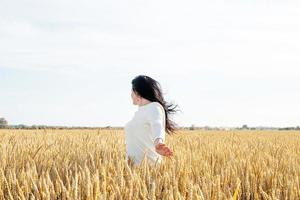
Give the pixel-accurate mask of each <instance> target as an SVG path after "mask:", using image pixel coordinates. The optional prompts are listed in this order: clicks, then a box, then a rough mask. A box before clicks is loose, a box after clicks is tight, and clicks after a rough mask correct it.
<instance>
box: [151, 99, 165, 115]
mask: <svg viewBox="0 0 300 200" xmlns="http://www.w3.org/2000/svg"><path fill="white" fill-rule="evenodd" d="M149 107H150V110H152V111H156V112H160V113H164V108H163V106H162V105H161V104H160V103H159V102H156V101H154V102H152V103H151V105H150V106H149Z"/></svg>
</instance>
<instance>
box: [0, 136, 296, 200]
mask: <svg viewBox="0 0 300 200" xmlns="http://www.w3.org/2000/svg"><path fill="white" fill-rule="evenodd" d="M166 139H167V144H168V145H169V146H171V148H172V149H173V151H174V157H173V158H174V159H166V158H165V159H164V162H163V164H161V165H160V166H157V167H150V166H149V165H147V163H146V162H144V163H143V164H142V166H140V167H132V166H128V165H127V162H126V160H125V144H124V132H123V131H112V130H101V131H99V130H31V131H30V130H1V131H0V199H21V200H23V199H232V198H235V199H300V185H299V184H300V132H296V131H290V132H283V131H281V132H278V131H277V132H276V131H273V132H272V131H262V132H259V131H253V132H250V131H249V132H247V131H206V132H205V131H193V132H191V131H186V132H183V131H181V133H179V134H178V135H174V136H167V138H166Z"/></svg>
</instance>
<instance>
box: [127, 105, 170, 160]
mask: <svg viewBox="0 0 300 200" xmlns="http://www.w3.org/2000/svg"><path fill="white" fill-rule="evenodd" d="M124 131H125V145H126V156H127V159H128V158H129V157H130V158H131V159H133V160H134V163H135V164H136V165H139V164H140V163H141V162H142V160H143V158H144V156H145V158H147V161H148V163H149V164H151V165H152V164H155V162H158V163H161V161H162V156H161V155H160V154H158V153H157V152H156V151H155V146H154V141H155V139H157V138H161V139H162V140H163V141H165V110H164V109H163V107H162V105H161V104H160V103H158V102H150V103H148V104H146V105H143V106H139V108H138V110H137V111H136V112H135V113H134V116H133V118H132V119H131V120H130V121H129V122H127V123H126V125H125V128H124Z"/></svg>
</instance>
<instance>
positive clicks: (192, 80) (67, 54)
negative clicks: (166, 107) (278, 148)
mask: <svg viewBox="0 0 300 200" xmlns="http://www.w3.org/2000/svg"><path fill="white" fill-rule="evenodd" d="M298 2H299V1H288V0H284V1H283V0H282V1H279V0H277V1H271V0H268V1H267V0H256V1H254V0H253V1H251V0H250V1H236V0H231V1H227V0H226V1H225V0H215V1H213V0H203V1H189V0H187V1H177V0H172V1H169V0H165V1H157V0H152V1H143V0H136V1H132V0H129V1H116V0H115V1H112V0H109V1H108V0H102V1H94V0H90V1H78V0H72V1H71V0H51V1H33V0H28V1H15V0H0V117H5V118H6V119H7V121H8V122H9V124H27V125H38V124H40V125H66V126H124V125H125V124H126V122H127V121H129V120H130V119H131V118H132V117H133V115H134V112H135V111H136V110H137V106H135V105H133V104H132V101H131V97H130V93H131V80H132V79H133V78H134V77H135V76H137V75H147V76H150V77H152V78H154V79H155V80H157V81H158V82H159V83H160V84H161V86H162V90H163V94H164V96H165V99H166V100H167V101H168V102H171V103H174V104H177V105H178V106H179V108H180V110H181V112H178V113H177V114H175V115H172V116H171V119H172V120H174V121H175V122H176V123H177V124H178V125H179V126H191V125H192V124H194V125H196V126H235V127H236V126H238V127H240V126H242V125H243V124H247V125H248V126H276V127H285V126H298V125H300V103H299V102H300V92H299V91H300V37H299V35H300V3H298Z"/></svg>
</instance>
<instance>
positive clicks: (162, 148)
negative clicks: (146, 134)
mask: <svg viewBox="0 0 300 200" xmlns="http://www.w3.org/2000/svg"><path fill="white" fill-rule="evenodd" d="M155 151H156V152H157V153H158V154H160V155H162V156H172V155H173V152H172V150H171V149H170V148H169V147H167V146H166V145H165V144H164V143H162V142H157V141H155Z"/></svg>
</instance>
